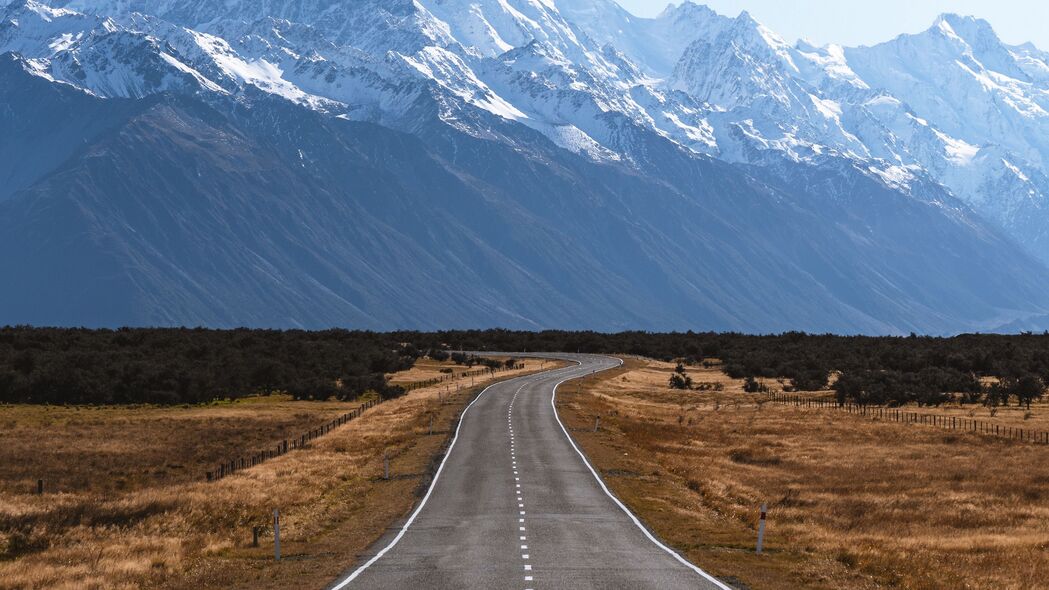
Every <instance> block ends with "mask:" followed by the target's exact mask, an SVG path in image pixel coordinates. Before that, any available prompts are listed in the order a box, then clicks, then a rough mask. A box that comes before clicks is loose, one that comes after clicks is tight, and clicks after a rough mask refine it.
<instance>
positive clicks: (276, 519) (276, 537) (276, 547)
mask: <svg viewBox="0 0 1049 590" xmlns="http://www.w3.org/2000/svg"><path fill="white" fill-rule="evenodd" d="M273 556H274V557H275V558H276V559H277V561H280V510H274V511H273Z"/></svg>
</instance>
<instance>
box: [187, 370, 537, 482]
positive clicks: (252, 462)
mask: <svg viewBox="0 0 1049 590" xmlns="http://www.w3.org/2000/svg"><path fill="white" fill-rule="evenodd" d="M523 367H524V365H522V364H520V363H518V364H515V365H512V366H502V367H484V368H481V369H474V370H471V371H463V372H461V373H449V374H447V375H441V376H440V377H434V378H433V379H426V380H424V381H413V382H411V383H402V384H399V385H400V387H402V388H404V390H405V391H412V390H414V389H421V388H423V387H430V386H432V385H438V384H440V383H444V382H446V381H453V380H455V379H462V378H465V377H478V376H485V375H488V376H490V375H494V374H496V373H498V372H501V371H512V370H515V369H520V368H523ZM384 401H387V400H386V399H384V398H381V397H380V398H377V399H374V400H371V401H367V402H365V403H363V404H361V405H360V407H358V408H356V409H354V410H352V411H350V412H347V413H345V414H343V415H341V416H339V417H337V418H334V419H332V420H331V421H329V422H327V423H325V424H323V425H321V426H319V427H318V428H314V429H312V430H310V431H308V432H305V433H303V434H302V435H300V436H299V437H298V438H292V439H287V440H283V441H281V442H280V443H278V444H277V445H276V446H275V447H274V448H272V449H266V450H262V451H259V452H257V453H253V454H251V455H248V456H245V457H238V458H236V459H233V460H230V461H225V462H223V463H220V464H219V465H218V466H217V467H216V468H215V469H214V470H213V471H208V472H207V473H205V477H206V478H207V481H218V480H220V479H222V478H224V477H229V476H230V475H233V474H234V473H237V472H238V471H242V470H244V469H250V468H252V467H255V466H256V465H261V464H262V463H265V462H266V461H269V460H270V459H275V458H277V457H280V456H282V455H286V454H287V453H289V452H291V451H294V450H296V449H302V448H305V447H306V446H307V445H309V444H310V442H312V441H314V440H317V439H318V438H320V437H322V436H324V435H326V434H328V433H330V432H331V431H333V430H335V429H336V428H338V427H340V426H342V425H344V424H346V423H348V422H349V421H351V420H353V419H355V418H359V417H360V416H361V414H363V413H364V412H365V411H367V410H368V409H370V408H373V407H375V406H377V405H379V404H381V403H383V402H384Z"/></svg>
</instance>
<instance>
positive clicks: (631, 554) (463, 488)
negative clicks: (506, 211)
mask: <svg viewBox="0 0 1049 590" xmlns="http://www.w3.org/2000/svg"><path fill="white" fill-rule="evenodd" d="M557 356H558V357H559V358H563V359H566V360H571V361H575V362H578V363H580V364H579V365H578V366H575V365H573V366H571V367H567V368H563V369H558V370H554V371H548V372H545V373H540V374H536V375H530V376H526V377H519V378H516V379H511V380H509V381H504V382H501V383H497V384H495V385H492V386H490V387H489V388H488V389H486V390H485V391H484V393H482V394H481V395H480V396H479V397H478V398H477V399H476V400H475V401H474V403H473V404H472V405H471V406H469V408H468V409H467V410H466V411H465V413H464V414H463V418H462V422H461V425H460V427H459V430H458V433H457V435H456V437H455V439H454V442H453V443H452V446H451V449H450V451H449V452H448V454H447V456H446V458H445V460H444V463H443V464H442V466H441V468H440V470H439V471H438V474H437V478H436V480H435V482H434V484H433V485H432V487H431V488H430V490H429V492H428V495H427V496H426V497H425V499H424V500H423V501H422V502H421V503H420V505H419V507H418V508H417V509H416V511H415V512H414V513H413V514H412V516H411V517H410V518H409V519H408V520H407V522H405V523H403V524H401V525H399V526H398V527H396V528H394V529H393V530H391V531H390V532H389V533H388V534H387V535H386V536H385V537H384V538H382V539H381V540H380V541H379V542H378V543H376V545H375V546H374V547H373V548H372V549H371V550H370V553H369V554H367V555H365V556H363V565H361V566H359V567H358V568H357V569H355V570H353V571H351V572H347V574H346V575H345V576H344V577H343V578H342V579H340V580H339V581H338V582H337V583H336V584H334V585H333V586H332V590H343V589H344V588H347V589H348V588H353V589H356V588H375V589H390V590H404V589H412V590H421V589H424V588H425V589H431V588H432V589H452V588H455V589H460V588H479V589H497V588H507V589H511V588H512V589H516V590H521V589H527V588H534V589H547V588H571V589H587V588H594V589H598V588H600V589H608V588H622V589H649V588H652V589H656V588H658V589H661V590H664V589H670V590H672V589H678V588H681V589H685V588H688V589H690V590H697V589H715V588H722V589H727V586H724V585H721V584H720V583H718V582H716V581H714V580H713V578H710V577H709V576H707V575H706V574H705V573H704V572H702V571H701V570H700V569H699V568H697V567H695V566H694V565H691V564H689V563H688V562H686V561H685V560H684V559H682V558H681V557H680V556H678V555H677V554H675V553H673V552H672V551H671V550H670V549H668V548H666V547H664V546H662V545H661V544H659V542H658V541H657V540H656V539H655V538H654V537H652V536H651V535H650V534H649V533H648V532H647V531H645V530H644V529H643V528H642V527H641V525H640V524H639V523H638V522H637V520H636V519H635V518H634V517H633V516H632V515H631V514H630V513H629V512H628V511H627V510H626V508H625V507H623V506H622V505H621V504H619V502H618V501H617V500H616V499H614V498H613V497H612V496H611V495H610V494H609V493H608V492H607V490H606V489H605V487H604V485H603V484H602V483H601V482H600V480H599V479H598V478H597V476H596V474H595V473H594V472H593V471H592V469H591V467H590V466H589V464H588V463H587V462H586V460H585V459H584V458H583V455H582V454H581V453H580V452H579V451H578V450H577V448H576V447H575V445H574V443H573V442H571V440H570V438H569V436H568V433H567V432H566V431H565V430H564V428H563V427H562V425H561V423H560V421H559V420H558V418H557V415H556V413H555V411H554V407H553V396H554V395H555V388H556V386H557V385H558V384H559V383H562V382H564V381H566V380H569V379H573V378H577V377H582V376H584V375H587V374H590V373H592V372H594V371H602V370H606V369H610V368H613V367H616V366H618V365H619V364H620V361H619V360H618V359H613V358H608V357H598V356H587V355H557Z"/></svg>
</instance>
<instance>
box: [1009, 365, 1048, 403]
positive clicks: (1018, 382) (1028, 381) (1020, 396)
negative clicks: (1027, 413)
mask: <svg viewBox="0 0 1049 590" xmlns="http://www.w3.org/2000/svg"><path fill="white" fill-rule="evenodd" d="M1009 392H1010V393H1012V394H1013V395H1015V396H1016V402H1017V403H1018V404H1019V405H1025V406H1027V409H1028V410H1030V409H1031V402H1033V401H1035V400H1039V399H1042V396H1043V395H1045V384H1044V383H1042V380H1041V378H1039V377H1038V376H1036V375H1031V374H1027V375H1024V376H1022V377H1020V378H1019V379H1015V380H1012V383H1010V384H1009Z"/></svg>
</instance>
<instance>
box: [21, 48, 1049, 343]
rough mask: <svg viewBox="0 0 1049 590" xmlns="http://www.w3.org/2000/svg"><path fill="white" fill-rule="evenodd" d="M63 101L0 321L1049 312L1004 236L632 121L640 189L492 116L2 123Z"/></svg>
mask: <svg viewBox="0 0 1049 590" xmlns="http://www.w3.org/2000/svg"><path fill="white" fill-rule="evenodd" d="M3 75H4V76H6V78H5V80H6V81H9V82H11V83H13V84H17V85H18V86H19V87H20V88H30V89H32V88H34V87H33V86H32V81H33V77H32V76H29V75H28V74H25V73H24V72H22V73H21V74H19V73H18V71H11V70H10V68H8V69H7V70H4V71H3ZM19 75H22V76H25V78H26V79H25V80H20V79H18V78H17V76H19ZM34 93H35V94H34ZM69 93H75V94H76V96H73V95H71V94H69ZM56 95H57V96H56ZM58 100H66V101H73V100H83V101H87V102H89V103H91V104H90V108H93V109H96V110H97V112H98V118H99V120H102V121H106V122H107V123H106V124H105V125H104V126H100V127H99V128H98V129H93V130H92V131H91V132H90V133H87V132H84V133H83V134H82V135H83V137H84V139H83V144H82V145H81V147H79V148H78V149H76V150H72V151H71V153H70V155H69V157H68V158H67V159H66V160H65V161H64V162H62V163H61V164H60V165H55V166H54V167H53V169H52V170H50V171H49V173H47V174H46V175H45V176H43V177H42V178H41V179H39V180H37V181H36V182H34V183H33V184H32V185H31V186H29V187H28V188H26V189H24V190H21V191H19V192H18V193H17V194H16V195H15V196H13V197H12V198H10V199H8V200H6V201H5V202H3V203H0V252H3V253H4V256H3V257H2V258H0V276H4V277H8V278H9V279H10V281H9V284H10V285H11V287H9V288H7V289H4V290H2V291H0V323H33V324H62V325H92V326H113V325H122V324H132V325H176V324H189V325H195V324H206V325H210V326H216V327H222V326H234V325H252V326H281V327H285V326H304V327H322V326H331V325H340V326H354V327H363V328H376V329H388V328H448V327H478V326H494V325H501V326H508V327H523V328H535V327H545V326H556V327H561V328H597V329H605V330H611V329H620V328H632V327H640V328H649V329H671V328H688V327H694V328H703V329H713V330H745V331H764V330H786V329H806V330H812V331H825V330H827V331H838V332H855V331H864V332H900V331H909V330H918V331H932V332H946V331H955V330H963V329H971V328H974V327H981V326H988V325H991V324H993V323H994V322H997V321H1000V320H1001V318H1002V317H1006V319H1012V318H1016V317H1020V316H1023V315H1025V314H1030V313H1038V312H1042V313H1044V310H1045V307H1044V306H1043V304H1042V303H1041V302H1042V301H1043V300H1044V296H1043V295H1042V293H1044V292H1046V289H1047V288H1049V279H1047V276H1046V275H1047V273H1046V271H1045V270H1044V269H1043V268H1042V267H1041V266H1040V265H1038V264H1037V263H1034V262H1033V261H1031V260H1030V259H1029V258H1027V257H1026V256H1024V255H1022V254H1020V253H1019V250H1018V249H1017V248H1016V247H1015V246H1013V245H1012V244H1011V243H1010V242H1008V241H1006V240H1003V239H1002V238H1001V237H1000V236H998V235H996V234H994V233H993V232H989V231H987V230H986V229H985V228H984V227H983V226H982V225H981V224H980V223H979V222H977V221H975V220H974V219H973V218H971V217H969V216H967V215H966V213H965V211H964V210H956V209H951V208H950V207H944V206H942V205H941V206H937V205H934V204H930V203H926V202H921V201H918V200H913V199H908V198H906V197H903V196H902V195H900V194H899V193H897V192H894V191H890V190H886V189H884V188H881V187H880V185H878V184H877V183H874V182H873V181H871V180H869V179H867V178H866V177H863V176H861V175H859V174H857V173H855V171H849V170H848V169H845V168H843V169H840V170H837V171H836V172H834V173H833V174H831V173H827V172H821V174H829V176H827V177H811V178H806V179H804V183H803V184H800V185H799V184H797V183H793V184H792V183H791V182H787V181H785V180H783V179H782V178H781V177H777V176H770V177H767V178H763V179H761V180H758V179H756V178H755V177H754V176H751V175H750V174H748V173H745V172H744V171H743V170H742V169H740V168H738V167H734V166H730V165H727V164H723V163H719V162H714V161H709V160H698V159H695V158H693V157H688V156H686V155H684V154H683V153H681V152H680V150H679V149H678V148H676V147H674V146H673V145H671V144H670V143H669V142H666V141H664V140H662V139H661V138H658V137H656V136H654V135H651V134H643V133H638V134H637V135H636V137H630V133H631V132H632V131H631V129H630V128H629V127H627V128H625V129H624V134H625V135H626V136H627V137H626V139H627V140H629V141H632V142H634V143H635V146H634V147H635V152H636V153H638V154H644V155H645V156H644V157H646V158H648V161H646V162H644V163H643V164H644V165H645V166H646V169H647V170H650V171H651V174H649V175H646V176H640V175H638V174H636V173H635V172H633V169H632V168H629V167H627V166H621V165H600V164H595V163H592V162H589V161H587V160H584V159H582V158H579V157H577V156H575V155H572V154H570V153H569V152H566V151H564V150H561V149H559V148H557V147H555V146H553V145H552V144H551V143H549V141H547V140H546V139H545V138H543V137H541V136H539V135H538V134H536V133H535V132H533V131H531V130H528V129H526V128H524V127H522V126H520V125H517V124H513V123H508V122H505V121H502V120H499V119H497V118H494V117H493V118H492V120H491V121H490V125H491V130H492V133H493V134H498V135H500V136H501V137H502V138H503V139H504V141H500V142H495V141H486V140H482V139H478V138H475V137H472V136H470V135H467V134H464V133H461V132H459V131H456V130H455V129H453V128H452V127H450V126H448V125H444V124H441V123H439V122H437V120H436V118H435V117H431V116H427V115H425V114H422V115H420V116H419V117H418V121H420V123H419V125H418V126H417V128H416V129H415V130H414V133H415V135H414V136H412V135H407V134H404V133H400V132H396V131H392V130H390V129H387V128H383V127H379V126H376V125H371V124H364V123H354V122H349V121H345V120H340V119H335V118H331V117H327V116H325V115H322V114H319V113H314V112H311V111H307V110H304V109H301V108H299V107H297V106H295V105H291V104H290V103H287V102H284V101H282V100H280V99H277V98H274V97H271V96H265V95H261V94H259V95H255V96H249V98H248V100H247V101H246V102H233V101H230V102H224V101H221V100H219V101H213V102H212V103H211V104H205V103H203V102H201V101H200V100H199V99H196V98H188V97H171V96H163V95H162V96H158V97H154V98H151V99H144V100H141V101H135V102H133V103H128V102H124V101H96V99H93V98H91V97H88V96H86V95H82V94H79V93H76V91H75V90H72V89H70V88H68V87H62V86H59V85H53V84H48V85H44V86H40V87H39V88H36V89H35V90H33V91H32V92H26V93H24V96H23V97H22V98H21V99H20V100H19V101H11V102H10V103H8V107H9V108H10V110H11V112H12V116H13V117H14V118H16V119H17V118H19V117H23V116H29V115H31V114H32V109H33V106H34V105H36V104H42V103H46V102H47V101H58ZM92 101H96V102H92ZM128 105H132V106H133V107H134V108H129V106H128ZM77 108H81V107H80V106H79V105H78V107H77ZM419 108H420V109H422V110H425V109H428V108H432V105H426V104H420V105H419ZM427 121H432V122H430V123H427ZM506 137H512V138H513V141H510V142H506V141H505V138H506ZM2 143H6V140H3V141H0V144H2ZM799 186H800V188H798V187H799ZM827 186H831V187H837V188H836V189H834V190H831V189H828V188H823V189H818V190H813V187H817V188H818V187H827ZM839 189H840V192H837V191H838V190H839ZM831 193H834V194H836V195H838V196H837V197H835V198H837V199H839V200H840V199H842V198H847V199H848V203H841V202H838V203H837V204H835V201H834V199H832V198H830V196H829V195H830V194H831ZM841 195H845V196H844V197H842V196H841ZM882 218H891V219H893V220H895V221H898V222H899V224H898V225H894V228H896V229H894V230H893V231H883V230H884V228H881V227H879V226H878V220H879V219H882ZM966 265H968V266H966ZM968 268H971V269H973V270H971V271H969V270H967V269H968ZM954 291H957V292H959V293H961V295H960V296H958V297H956V298H944V294H945V293H948V292H954ZM956 302H957V303H956ZM1017 310H1019V311H1017ZM1010 313H1011V314H1013V315H1012V316H1009V314H1010Z"/></svg>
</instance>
